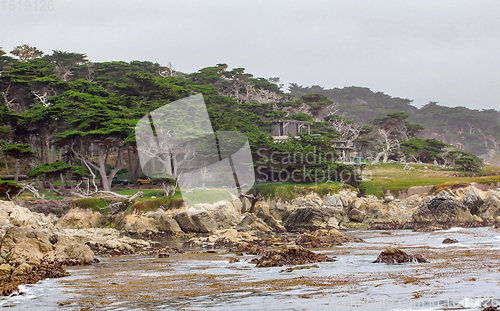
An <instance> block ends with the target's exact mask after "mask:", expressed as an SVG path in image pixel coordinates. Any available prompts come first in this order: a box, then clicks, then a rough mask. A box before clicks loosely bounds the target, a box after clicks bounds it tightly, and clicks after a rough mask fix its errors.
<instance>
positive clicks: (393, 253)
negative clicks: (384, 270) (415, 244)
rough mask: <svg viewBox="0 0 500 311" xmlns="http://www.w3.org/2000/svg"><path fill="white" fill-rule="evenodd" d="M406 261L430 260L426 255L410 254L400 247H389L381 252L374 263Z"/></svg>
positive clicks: (421, 261)
mask: <svg viewBox="0 0 500 311" xmlns="http://www.w3.org/2000/svg"><path fill="white" fill-rule="evenodd" d="M404 262H420V263H423V262H428V261H427V259H425V257H424V256H422V255H420V254H415V255H408V254H407V253H405V252H404V251H402V250H400V249H399V248H394V247H387V248H386V249H385V250H384V251H383V252H381V253H380V254H379V255H378V257H377V259H376V260H375V261H374V263H387V264H395V263H404Z"/></svg>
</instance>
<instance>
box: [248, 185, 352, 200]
mask: <svg viewBox="0 0 500 311" xmlns="http://www.w3.org/2000/svg"><path fill="white" fill-rule="evenodd" d="M342 187H350V186H349V185H345V184H343V183H341V182H336V181H335V182H328V183H318V184H315V183H305V184H295V183H271V182H265V183H257V184H255V185H254V187H253V188H252V190H250V191H249V192H252V191H253V190H256V191H258V192H259V193H260V194H262V196H263V197H264V198H265V199H266V200H267V199H276V198H280V199H282V200H283V201H288V202H289V201H291V200H293V199H294V198H297V197H298V196H301V195H306V194H308V193H309V192H311V191H314V192H316V193H317V194H319V195H320V196H322V197H324V196H325V195H327V194H332V193H336V192H338V191H339V190H340V189H341V188H342Z"/></svg>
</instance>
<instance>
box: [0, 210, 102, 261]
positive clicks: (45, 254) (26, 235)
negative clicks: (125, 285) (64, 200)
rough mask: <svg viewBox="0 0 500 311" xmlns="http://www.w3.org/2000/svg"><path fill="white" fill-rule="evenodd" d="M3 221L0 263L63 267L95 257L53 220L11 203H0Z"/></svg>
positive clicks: (0, 213) (91, 259)
mask: <svg viewBox="0 0 500 311" xmlns="http://www.w3.org/2000/svg"><path fill="white" fill-rule="evenodd" d="M0 218H1V221H2V222H3V228H6V229H5V231H4V232H2V237H1V246H0V261H1V263H4V262H5V263H9V264H13V265H16V266H17V265H20V264H22V263H28V264H39V263H41V262H42V261H43V262H48V263H59V264H64V265H78V264H90V263H92V261H93V259H94V254H93V253H92V251H91V250H90V248H89V247H88V246H85V245H83V244H82V243H79V242H78V241H76V240H75V239H74V238H73V237H72V236H70V235H68V234H67V233H66V232H65V230H64V229H62V228H61V227H60V226H58V225H56V224H55V218H54V217H47V216H44V215H43V214H38V213H32V212H30V211H29V210H28V209H26V208H24V207H20V206H17V205H14V204H13V203H11V202H3V201H0Z"/></svg>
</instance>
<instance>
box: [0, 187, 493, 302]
mask: <svg viewBox="0 0 500 311" xmlns="http://www.w3.org/2000/svg"><path fill="white" fill-rule="evenodd" d="M18 203H19V204H23V202H18ZM40 204H44V203H40ZM32 206H33V203H30V205H28V207H32ZM37 210H42V211H43V209H37ZM498 223H500V190H499V189H496V190H494V189H491V190H488V191H482V190H480V189H478V188H476V187H474V186H464V187H457V188H455V189H445V190H442V191H439V192H437V193H433V194H422V195H417V194H415V195H412V196H410V197H408V198H406V199H403V200H401V199H394V197H392V196H391V195H390V194H387V195H386V197H385V198H384V199H379V198H376V197H374V196H369V197H361V198H360V197H358V193H357V192H355V191H352V190H351V189H343V190H341V191H340V192H339V193H337V194H333V195H326V196H325V197H323V198H322V197H320V196H319V195H318V194H316V193H313V192H312V193H309V194H308V195H306V196H303V197H299V198H296V199H294V200H292V201H291V202H282V201H281V200H268V201H264V200H261V201H257V202H256V203H254V204H251V203H250V201H249V200H248V199H247V198H244V197H242V198H241V199H240V198H237V199H234V200H233V201H232V202H225V201H221V202H217V203H215V204H197V205H195V206H182V207H181V208H179V209H173V210H163V209H159V210H157V211H154V212H146V213H139V212H137V211H132V212H129V213H124V212H121V213H118V214H116V215H102V214H100V213H97V212H92V211H91V210H84V209H78V208H73V209H70V210H69V211H67V212H66V213H65V214H64V215H62V216H61V217H60V218H58V217H56V216H55V215H53V214H48V215H45V214H43V213H37V212H34V211H30V210H29V209H28V208H25V207H21V206H19V205H16V204H14V203H12V202H4V201H0V227H1V229H0V236H1V242H0V288H1V291H0V293H1V294H2V295H10V294H12V293H13V292H15V291H16V289H17V286H18V285H19V284H24V283H34V282H37V281H38V280H40V279H43V278H47V277H60V276H64V275H66V274H65V271H64V266H70V265H88V264H92V263H93V262H95V261H96V260H97V259H96V258H95V256H102V257H104V256H120V255H132V254H139V255H148V256H157V257H168V256H169V254H172V253H178V252H181V251H180V250H178V249H176V248H171V247H168V246H165V245H162V243H160V242H158V241H159V239H162V238H165V237H182V238H185V239H186V240H187V242H186V243H185V246H187V247H192V248H196V249H195V250H193V251H195V252H199V251H200V249H201V251H207V250H211V249H226V250H228V251H229V252H232V253H235V254H236V255H239V254H253V255H258V256H261V258H260V259H259V258H256V263H257V265H259V264H260V265H261V266H267V265H271V264H278V265H289V264H290V263H294V264H295V263H313V262H317V261H326V260H334V259H333V258H323V257H321V258H320V257H318V256H316V254H315V253H313V252H310V250H308V249H324V248H328V247H331V246H334V245H341V244H342V243H345V242H359V243H362V242H363V241H362V240H360V239H356V238H349V237H347V236H345V235H344V234H342V233H341V232H340V231H339V230H347V229H351V228H370V229H400V228H403V229H413V230H417V231H432V230H438V229H446V228H449V227H451V226H464V227H476V226H490V225H496V224H498ZM189 238H190V239H189ZM386 252H387V254H385V255H384V256H386V255H387V256H389V255H391V254H395V255H396V257H400V258H403V262H405V260H406V259H408V260H407V261H412V260H417V261H419V262H420V260H421V259H420V257H418V256H417V255H407V254H402V253H400V252H399V251H396V250H389V251H387V250H386ZM311 253H312V254H311ZM381 256H382V257H381V258H380V262H390V260H391V259H387V258H390V256H389V257H387V256H386V257H384V256H383V254H382V253H381ZM273 259H274V263H273ZM234 260H235V261H237V260H238V259H237V257H235V259H234ZM259 260H260V261H259ZM422 260H423V259H422ZM422 262H423V261H422Z"/></svg>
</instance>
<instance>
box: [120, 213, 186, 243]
mask: <svg viewBox="0 0 500 311" xmlns="http://www.w3.org/2000/svg"><path fill="white" fill-rule="evenodd" d="M113 224H114V226H115V228H116V229H118V230H120V231H122V232H123V233H125V234H127V235H129V236H135V237H151V236H174V235H176V234H178V233H181V232H182V230H181V228H180V227H179V224H178V223H177V221H175V220H174V219H173V218H172V217H171V215H170V214H167V213H166V212H165V211H164V210H162V209H158V210H156V211H154V212H147V213H143V214H136V213H132V214H129V213H124V212H122V213H120V214H118V215H117V216H116V217H115V220H114V221H113Z"/></svg>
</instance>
